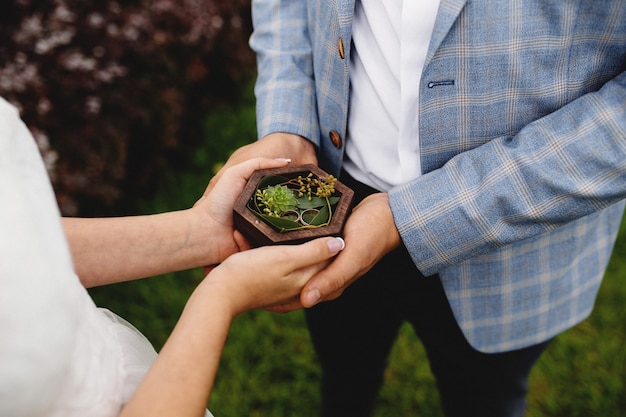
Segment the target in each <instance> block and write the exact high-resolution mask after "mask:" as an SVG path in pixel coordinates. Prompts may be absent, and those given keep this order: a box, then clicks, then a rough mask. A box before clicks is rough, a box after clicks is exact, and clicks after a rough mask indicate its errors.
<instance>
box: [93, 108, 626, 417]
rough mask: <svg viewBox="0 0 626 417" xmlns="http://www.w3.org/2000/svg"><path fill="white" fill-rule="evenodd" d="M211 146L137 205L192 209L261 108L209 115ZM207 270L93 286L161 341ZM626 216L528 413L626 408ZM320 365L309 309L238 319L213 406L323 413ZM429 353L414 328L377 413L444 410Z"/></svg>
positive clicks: (104, 301)
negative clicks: (600, 276) (591, 306)
mask: <svg viewBox="0 0 626 417" xmlns="http://www.w3.org/2000/svg"><path fill="white" fill-rule="evenodd" d="M206 128H207V137H208V138H209V139H208V141H207V147H206V148H205V149H202V150H198V152H197V154H196V161H195V163H194V164H193V166H190V167H189V170H188V171H187V172H178V173H169V174H167V175H166V176H165V177H164V182H163V186H162V191H161V192H160V193H159V194H158V195H157V196H155V197H154V199H153V200H151V201H143V202H138V207H139V209H140V211H143V212H158V211H164V210H175V209H180V208H185V207H188V206H189V205H191V204H193V202H194V201H195V199H196V198H197V197H198V196H199V195H200V194H201V193H202V191H203V190H204V187H205V185H206V182H207V181H208V179H209V177H210V175H211V174H212V172H215V171H216V170H217V169H219V166H220V163H221V162H222V161H224V160H226V158H227V157H228V155H229V153H230V152H231V151H232V150H234V149H236V148H237V147H239V146H241V145H243V144H245V143H247V142H249V141H250V140H251V138H253V137H254V136H255V128H254V109H253V106H252V105H251V104H250V103H248V104H247V105H246V106H244V107H243V108H242V109H228V108H225V109H221V110H220V112H219V113H216V114H214V115H212V116H211V117H209V119H208V121H207V126H206ZM201 279H202V272H201V271H200V270H192V271H183V272H179V273H176V274H167V275H164V276H160V277H157V278H155V279H148V280H141V281H136V282H131V283H124V284H116V285H112V286H109V287H106V288H97V289H93V290H91V293H92V295H93V297H94V299H95V300H96V302H97V303H98V304H99V305H103V306H106V307H108V308H110V309H111V310H113V311H115V312H117V313H118V314H120V315H121V316H123V317H125V318H127V319H128V320H129V321H130V322H132V323H133V324H135V325H136V326H137V327H138V328H139V329H140V330H141V331H142V332H144V334H146V336H147V337H148V338H149V339H150V340H151V341H152V342H153V344H154V345H155V347H157V348H160V347H161V346H162V344H163V343H164V342H165V340H166V337H167V335H168V334H169V332H170V331H171V329H172V328H173V326H174V324H175V322H176V320H177V318H178V316H179V315H180V312H181V311H182V307H183V305H184V303H185V300H186V299H187V297H188V296H189V294H190V293H191V291H192V290H193V288H194V287H195V286H196V285H197V283H198V282H199V281H200V280H201ZM625 282H626V220H625V221H624V222H623V223H622V228H621V232H620V235H619V239H618V242H617V244H616V247H615V250H614V253H613V257H612V259H611V263H610V264H609V267H608V270H607V273H606V277H605V280H604V282H603V285H602V287H601V289H600V293H599V295H598V299H597V303H596V308H595V310H594V312H593V314H592V315H591V317H590V318H589V319H588V320H586V321H585V322H583V323H581V324H580V325H578V326H576V327H574V328H573V329H570V330H568V331H567V332H565V333H563V334H561V335H560V336H558V337H557V338H556V340H555V341H554V342H553V343H552V344H551V345H550V346H549V348H548V349H547V351H546V352H545V354H544V355H543V356H542V357H541V359H540V361H539V362H538V364H537V366H536V367H535V368H534V369H533V372H532V374H531V378H530V386H531V394H530V395H529V398H528V400H529V408H528V412H527V416H529V417H576V416H585V417H588V416H603V417H617V416H622V415H626V396H625V395H624V393H626V386H625V384H626V349H624V345H625V344H626V309H624V308H623V305H624V302H625V301H626V285H624V283H625ZM319 378H320V372H319V369H318V367H317V364H316V360H315V354H314V352H313V349H312V347H311V344H310V339H309V335H308V332H307V330H306V326H305V324H304V316H303V313H302V312H293V313H289V314H285V315H275V314H272V313H268V312H264V311H255V312H250V313H246V314H244V315H242V316H240V317H238V318H237V319H236V320H235V322H234V323H233V326H232V328H231V331H230V335H229V339H228V342H227V344H226V347H225V350H224V353H223V356H222V361H221V364H220V369H219V373H218V378H217V381H216V385H215V389H214V392H213V395H212V398H211V404H210V408H211V410H212V411H213V412H214V414H216V415H217V416H218V417H219V416H233V417H238V416H250V417H256V416H258V417H278V416H281V417H283V416H298V417H307V416H311V417H312V416H316V415H317V410H318V406H319V394H318V383H319ZM438 401H439V400H438V394H437V390H436V387H435V381H434V379H433V377H432V375H431V374H430V370H429V366H428V361H427V359H426V356H425V352H424V350H423V348H422V346H421V344H420V342H419V340H418V339H417V338H416V337H415V335H414V334H413V332H412V331H411V329H410V327H409V326H404V327H402V329H401V331H400V335H399V338H398V340H397V342H396V344H395V346H394V348H393V350H392V353H391V357H390V365H389V368H388V369H387V372H386V377H385V384H384V386H383V389H382V391H381V393H380V396H379V399H378V407H377V410H376V414H375V416H376V417H392V416H393V417H403V416H407V417H408V416H415V415H423V416H429V417H439V416H443V414H442V411H441V408H440V406H439V402H438Z"/></svg>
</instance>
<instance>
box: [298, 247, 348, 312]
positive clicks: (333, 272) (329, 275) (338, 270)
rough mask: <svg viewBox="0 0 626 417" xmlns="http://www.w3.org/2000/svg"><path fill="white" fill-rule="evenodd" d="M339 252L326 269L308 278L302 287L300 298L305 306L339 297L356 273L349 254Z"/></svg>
mask: <svg viewBox="0 0 626 417" xmlns="http://www.w3.org/2000/svg"><path fill="white" fill-rule="evenodd" d="M341 255H343V254H340V255H339V256H338V257H337V259H335V260H334V262H332V263H331V264H330V265H329V266H328V267H327V268H326V269H324V270H323V271H321V272H320V273H319V274H317V275H316V276H315V277H313V278H311V280H309V281H308V282H307V283H306V284H305V286H304V288H303V289H302V292H301V296H300V300H301V303H302V305H303V306H304V307H305V308H309V307H313V306H314V305H315V304H318V303H319V302H321V301H324V300H332V299H335V298H337V297H339V296H340V295H341V294H342V293H343V291H344V290H345V289H346V287H347V286H348V285H349V284H350V280H352V279H354V278H355V277H357V275H358V271H356V270H355V268H354V267H353V265H355V262H351V261H350V260H349V255H348V254H346V255H347V256H346V257H342V256H341Z"/></svg>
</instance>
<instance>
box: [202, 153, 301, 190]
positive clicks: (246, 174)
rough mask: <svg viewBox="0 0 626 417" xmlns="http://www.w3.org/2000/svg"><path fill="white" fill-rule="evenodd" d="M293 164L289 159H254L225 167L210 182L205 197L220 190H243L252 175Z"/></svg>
mask: <svg viewBox="0 0 626 417" xmlns="http://www.w3.org/2000/svg"><path fill="white" fill-rule="evenodd" d="M290 162H291V159H289V158H276V159H270V158H253V159H249V160H247V161H244V162H241V163H239V164H236V165H232V166H229V167H228V166H224V168H222V169H221V170H220V171H219V172H218V173H217V174H216V175H215V176H214V177H213V178H212V179H211V180H210V181H209V185H208V186H207V189H206V190H205V193H204V195H207V193H208V192H213V191H214V190H215V191H216V192H219V190H225V191H228V190H232V189H233V188H240V189H243V187H244V186H245V183H246V181H248V179H249V178H250V176H251V175H252V173H253V172H254V171H256V170H258V169H266V168H279V167H283V166H285V165H287V164H289V163H290Z"/></svg>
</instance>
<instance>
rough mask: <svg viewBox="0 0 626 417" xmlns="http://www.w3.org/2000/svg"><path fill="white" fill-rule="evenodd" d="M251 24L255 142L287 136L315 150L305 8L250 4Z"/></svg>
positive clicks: (283, 2) (284, 1)
mask: <svg viewBox="0 0 626 417" xmlns="http://www.w3.org/2000/svg"><path fill="white" fill-rule="evenodd" d="M252 19H253V26H254V30H253V33H252V36H251V37H250V47H251V48H252V49H253V50H254V51H255V53H256V54H257V67H258V78H257V81H256V85H255V95H256V99H257V104H256V105H257V129H258V132H259V137H261V138H262V137H263V136H266V135H267V134H269V133H273V132H287V133H294V134H298V135H301V136H303V137H305V138H308V139H309V140H311V141H313V142H314V143H315V144H316V145H319V143H318V142H319V133H318V132H319V123H318V117H317V110H316V104H315V103H316V100H315V84H314V78H313V58H312V49H311V42H310V39H309V30H308V27H307V2H306V1H305V0H253V2H252Z"/></svg>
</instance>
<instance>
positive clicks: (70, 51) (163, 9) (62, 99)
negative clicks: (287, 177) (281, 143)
mask: <svg viewBox="0 0 626 417" xmlns="http://www.w3.org/2000/svg"><path fill="white" fill-rule="evenodd" d="M250 31H251V23H250V1H249V0H207V1H201V2H198V1H192V0H181V1H176V0H160V1H149V0H134V1H129V0H126V1H119V2H113V1H103V2H93V1H84V0H54V1H53V0H46V1H29V0H20V1H8V2H3V3H2V6H0V37H1V38H2V40H3V41H2V43H1V44H0V96H2V97H4V98H6V99H8V100H9V101H11V102H13V103H14V104H16V105H17V106H18V107H19V108H20V109H21V113H22V117H23V119H24V120H25V122H26V123H27V125H28V126H29V127H30V128H31V130H32V131H33V133H34V135H35V137H36V138H37V141H38V143H39V145H40V149H41V150H42V153H43V154H44V157H45V160H46V162H47V165H48V169H49V172H50V174H51V176H52V178H53V182H54V187H55V191H56V193H57V197H58V201H59V205H60V206H61V209H62V211H63V212H64V213H65V214H70V215H74V214H80V215H105V214H111V213H112V212H113V211H114V210H117V211H122V212H127V211H130V210H131V204H129V202H131V201H133V200H134V199H135V198H137V197H145V196H147V195H152V194H153V193H154V191H155V189H156V183H157V180H158V179H159V178H160V177H161V176H162V175H163V173H164V172H165V171H169V170H179V169H182V168H184V167H185V166H186V165H187V164H188V163H189V159H190V155H193V152H191V151H192V150H193V149H196V148H198V147H199V145H200V144H201V143H203V142H204V141H205V138H204V137H203V125H202V124H203V122H204V119H205V117H206V114H207V113H208V112H209V111H210V109H212V108H213V107H214V106H216V105H217V104H219V103H228V102H232V101H233V100H234V99H236V98H237V97H239V96H240V94H239V93H238V90H239V86H240V85H242V84H243V83H242V81H243V80H245V79H248V78H249V77H250V76H251V75H252V74H253V71H254V56H253V54H252V52H251V50H250V48H249V47H248V45H247V41H248V37H249V34H250ZM248 139H250V138H248Z"/></svg>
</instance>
